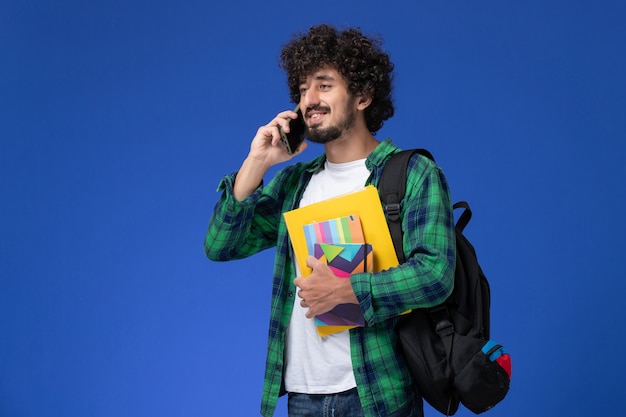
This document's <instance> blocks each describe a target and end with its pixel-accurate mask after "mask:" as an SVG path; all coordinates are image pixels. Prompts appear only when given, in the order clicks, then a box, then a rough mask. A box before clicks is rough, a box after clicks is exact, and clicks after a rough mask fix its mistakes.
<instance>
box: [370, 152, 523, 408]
mask: <svg viewBox="0 0 626 417" xmlns="http://www.w3.org/2000/svg"><path fill="white" fill-rule="evenodd" d="M416 152H417V153H419V154H421V155H424V156H426V157H427V158H429V159H431V160H433V161H434V158H433V156H432V155H431V154H430V152H428V151H427V150H425V149H414V150H406V151H401V152H399V153H396V154H394V155H393V156H392V157H391V159H390V160H389V161H387V163H386V165H385V168H384V170H383V174H382V177H381V179H380V183H379V186H378V191H379V194H380V198H381V201H382V203H383V206H384V207H385V214H386V216H387V223H388V225H389V230H390V232H391V237H392V240H393V243H394V246H395V249H396V253H397V256H398V261H399V262H400V263H403V262H404V261H405V259H404V252H403V250H402V225H401V219H400V207H401V203H402V199H403V198H404V194H405V190H406V170H407V165H408V162H409V159H410V158H411V156H412V155H413V154H414V153H416ZM453 207H454V209H457V208H462V209H463V213H462V214H461V216H460V217H459V219H458V221H457V222H456V225H455V230H456V251H457V254H456V258H457V259H456V270H455V276H454V290H453V292H452V294H451V295H450V297H449V298H448V299H447V300H446V301H445V302H443V303H442V304H441V305H439V306H436V307H431V308H428V309H415V310H413V311H412V312H411V313H409V314H407V315H405V316H404V317H402V318H401V319H400V321H399V323H398V325H397V327H396V330H397V332H398V336H399V339H400V345H401V347H402V353H403V354H404V357H405V358H406V362H407V365H408V367H409V369H410V371H411V376H412V377H413V381H414V384H415V388H416V389H417V391H418V393H419V394H420V395H421V396H422V397H423V398H424V400H426V401H427V402H428V403H429V404H430V405H431V406H432V407H433V408H435V409H436V410H438V411H439V412H441V413H443V414H445V415H446V416H450V415H453V414H454V413H456V411H457V409H458V407H459V403H461V404H463V405H464V406H465V407H467V408H468V409H470V410H471V411H473V412H474V413H476V414H478V413H482V412H484V411H486V410H489V409H490V408H492V407H493V406H495V405H496V404H497V403H498V402H500V401H501V400H502V399H503V398H504V397H505V395H506V394H507V392H508V390H509V382H510V377H511V359H510V356H509V355H508V353H506V351H505V350H504V348H503V347H502V346H501V345H499V344H497V343H495V342H493V341H492V340H490V338H489V337H490V336H489V307H490V303H491V299H490V289H489V283H488V282H487V278H486V277H485V274H484V273H483V271H482V269H481V267H480V265H479V263H478V259H477V258H476V252H475V251H474V247H473V246H472V244H471V243H470V242H469V241H468V240H467V238H466V237H465V236H464V235H463V229H464V228H465V226H467V224H468V222H469V221H470V219H471V217H472V212H471V209H470V207H469V205H468V204H467V203H466V202H464V201H461V202H458V203H456V204H454V206H453Z"/></svg>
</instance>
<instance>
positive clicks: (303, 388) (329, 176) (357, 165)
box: [285, 159, 370, 394]
mask: <svg viewBox="0 0 626 417" xmlns="http://www.w3.org/2000/svg"><path fill="white" fill-rule="evenodd" d="M369 175H370V172H369V171H368V169H367V168H366V166H365V159H361V160H357V161H352V162H347V163H343V164H334V163H331V162H328V161H326V163H325V165H324V169H323V170H321V171H320V172H317V173H315V174H314V175H313V177H312V178H311V181H310V182H309V184H308V186H307V188H306V190H305V191H304V194H303V196H302V200H300V207H304V206H306V205H309V204H312V203H316V202H318V201H322V200H326V199H328V198H332V197H336V196H339V195H342V194H346V193H349V192H352V191H357V190H359V189H361V188H363V186H364V184H365V182H366V181H367V179H368V178H369ZM296 268H297V265H296ZM297 274H298V275H300V271H299V270H298V271H297ZM294 298H295V301H294V308H293V313H292V314H291V320H290V322H289V327H288V329H287V335H286V352H287V353H286V370H285V389H286V390H287V391H288V392H298V393H306V394H333V393H337V392H343V391H347V390H349V389H352V388H354V387H356V381H355V379H354V372H353V370H352V360H351V356H350V334H349V332H348V331H343V332H340V333H335V334H332V335H329V336H325V337H323V338H321V337H320V336H318V334H317V330H316V329H315V323H314V320H313V319H307V318H306V317H305V313H306V312H307V310H308V309H306V308H302V307H301V306H300V301H302V299H301V298H300V297H299V296H298V295H296V296H295V297H294Z"/></svg>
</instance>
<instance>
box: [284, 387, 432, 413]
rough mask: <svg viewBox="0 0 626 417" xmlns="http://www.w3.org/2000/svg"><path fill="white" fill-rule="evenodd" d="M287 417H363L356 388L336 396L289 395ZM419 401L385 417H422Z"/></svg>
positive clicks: (412, 402)
mask: <svg viewBox="0 0 626 417" xmlns="http://www.w3.org/2000/svg"><path fill="white" fill-rule="evenodd" d="M287 410H288V413H289V417H363V409H362V408H361V402H360V401H359V394H358V393H357V390H356V388H353V389H351V390H349V391H346V392H340V393H338V394H328V395H327V394H298V393H293V392H290V393H289V399H288V400H287ZM423 416H424V410H423V406H422V402H421V400H416V399H414V400H413V401H411V403H410V404H409V405H408V406H407V407H406V408H405V409H403V410H399V411H398V412H396V413H393V414H389V415H388V416H386V417H423Z"/></svg>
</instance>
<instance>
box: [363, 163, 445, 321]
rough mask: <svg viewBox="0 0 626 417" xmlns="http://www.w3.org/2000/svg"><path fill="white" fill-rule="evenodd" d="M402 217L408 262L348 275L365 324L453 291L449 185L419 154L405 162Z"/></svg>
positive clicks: (430, 302)
mask: <svg viewBox="0 0 626 417" xmlns="http://www.w3.org/2000/svg"><path fill="white" fill-rule="evenodd" d="M401 217H402V230H403V231H404V235H403V246H404V252H405V257H406V259H407V261H406V262H405V263H404V264H402V265H400V266H398V267H397V268H391V269H388V270H386V271H382V272H379V273H367V274H355V275H353V276H352V286H353V288H354V291H355V293H356V295H357V298H358V299H359V303H360V304H361V307H362V309H363V312H364V315H365V319H366V321H367V323H368V324H369V325H373V324H375V323H380V322H382V321H384V320H387V319H389V318H392V317H396V316H398V315H399V314H401V313H402V312H405V311H407V310H410V309H413V308H420V307H430V306H433V305H437V304H439V303H441V302H442V301H444V300H445V299H446V298H447V297H448V296H449V295H450V293H451V292H452V287H453V283H454V267H455V259H456V256H455V249H456V248H455V232H454V218H453V213H452V203H451V200H450V193H449V190H448V184H447V182H446V179H445V177H444V175H443V173H442V171H441V169H440V168H439V167H438V166H437V165H435V164H434V163H433V162H432V161H430V160H429V159H428V158H425V157H423V156H421V155H414V156H413V157H412V158H411V161H410V162H409V167H408V170H407V191H406V196H405V198H404V201H403V204H402V208H401Z"/></svg>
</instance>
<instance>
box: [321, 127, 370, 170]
mask: <svg viewBox="0 0 626 417" xmlns="http://www.w3.org/2000/svg"><path fill="white" fill-rule="evenodd" d="M379 143H380V142H379V141H378V140H377V139H376V138H375V137H374V136H372V134H371V133H370V132H369V131H367V129H358V128H356V126H355V127H354V128H353V129H350V130H349V131H347V132H345V133H344V134H343V135H342V136H341V137H339V138H337V139H335V140H333V141H332V142H328V143H326V144H325V145H324V150H325V152H326V159H328V161H329V162H332V163H336V164H341V163H344V162H352V161H356V160H359V159H365V158H367V157H368V155H369V154H370V153H371V152H372V151H373V150H374V149H375V148H376V146H378V144H379Z"/></svg>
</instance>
